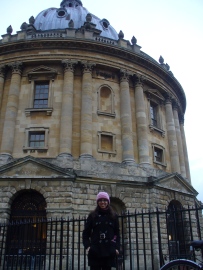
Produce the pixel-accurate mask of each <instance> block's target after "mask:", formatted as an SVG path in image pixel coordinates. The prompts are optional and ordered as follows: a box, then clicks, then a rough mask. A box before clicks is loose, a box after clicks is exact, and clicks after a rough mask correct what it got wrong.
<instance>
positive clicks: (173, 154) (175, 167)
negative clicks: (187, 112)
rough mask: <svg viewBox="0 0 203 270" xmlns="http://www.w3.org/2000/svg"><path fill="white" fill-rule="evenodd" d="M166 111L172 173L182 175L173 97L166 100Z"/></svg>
mask: <svg viewBox="0 0 203 270" xmlns="http://www.w3.org/2000/svg"><path fill="white" fill-rule="evenodd" d="M165 109H166V127H167V134H168V145H169V153H170V159H171V171H172V172H177V173H180V162H179V153H178V144H177V138H176V129H175V121H174V116H173V109H172V100H171V97H169V96H168V97H167V98H166V102H165Z"/></svg>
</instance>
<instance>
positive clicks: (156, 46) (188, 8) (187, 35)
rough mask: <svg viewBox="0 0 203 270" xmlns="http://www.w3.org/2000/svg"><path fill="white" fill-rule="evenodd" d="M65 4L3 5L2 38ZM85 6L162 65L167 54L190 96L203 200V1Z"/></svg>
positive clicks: (189, 121) (190, 130)
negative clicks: (160, 61)
mask: <svg viewBox="0 0 203 270" xmlns="http://www.w3.org/2000/svg"><path fill="white" fill-rule="evenodd" d="M60 2H61V1H60V0H50V1H48V0H34V1H28V0H9V1H8V0H6V1H2V2H1V24H0V34H1V35H3V34H5V33H6V29H7V27H8V26H9V25H12V27H13V34H14V33H16V31H20V26H21V24H22V23H23V22H27V23H28V20H29V18H30V17H31V16H32V15H33V16H34V17H36V16H37V14H38V13H39V12H40V11H42V10H44V9H47V8H50V7H56V8H58V7H60ZM82 3H83V6H84V7H86V8H87V9H88V11H89V12H91V13H93V14H95V15H96V16H98V17H99V18H100V19H103V18H105V19H107V20H108V21H109V22H110V24H111V25H112V26H113V27H114V28H115V30H116V31H117V32H119V31H120V30H122V31H123V33H124V35H125V36H124V38H125V39H127V40H131V38H132V36H135V37H136V38H137V44H138V45H140V46H141V47H142V50H143V51H144V52H145V53H147V54H149V55H150V56H152V57H153V58H154V59H155V60H157V61H158V59H159V56H160V55H162V56H163V58H164V60H165V63H168V64H169V66H170V68H171V71H172V72H173V74H174V76H175V77H176V79H177V80H178V81H179V82H180V84H181V85H182V87H183V89H184V91H185V94H186V98H187V108H186V114H185V133H186V140H187V146H188V155H189V160H190V171H191V177H192V184H193V186H194V188H195V189H196V190H197V191H198V192H199V195H198V199H199V200H201V201H202V202H203V139H202V137H203V120H202V119H201V117H202V116H203V111H202V109H203V89H202V88H203V83H202V78H203V68H202V65H203V52H202V51H203V0H170V1H169V0H141V1H140V0H139V1H138V0H125V1H124V0H117V1H116V0H111V1H110V0H97V1H93V0H83V1H82Z"/></svg>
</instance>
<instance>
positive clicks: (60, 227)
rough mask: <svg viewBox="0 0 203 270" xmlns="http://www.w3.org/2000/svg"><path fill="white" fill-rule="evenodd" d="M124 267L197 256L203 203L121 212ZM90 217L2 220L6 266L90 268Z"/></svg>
mask: <svg viewBox="0 0 203 270" xmlns="http://www.w3.org/2000/svg"><path fill="white" fill-rule="evenodd" d="M119 222H120V232H121V247H120V255H119V256H118V258H117V269H119V270H121V269H122V270H133V269H137V270H147V269H150V270H157V269H159V268H160V266H162V265H163V264H164V263H165V262H166V261H167V260H171V259H174V258H193V259H195V254H193V253H192V254H191V251H190V248H189V243H190V241H191V240H195V239H202V234H203V219H202V208H198V207H196V208H187V209H176V208H174V209H170V210H167V211H160V210H158V209H156V210H155V211H144V210H143V211H141V212H137V211H136V212H135V213H125V214H122V215H121V216H119ZM84 223H85V218H71V219H55V220H35V222H33V221H32V222H31V221H24V222H19V221H18V222H15V223H11V224H1V225H0V269H1V270H14V269H15V270H16V269H18V270H25V269H26V270H27V269H30V270H73V269H77V270H86V269H88V266H87V255H86V252H85V250H84V248H83V244H82V231H83V228H84Z"/></svg>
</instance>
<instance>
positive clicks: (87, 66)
mask: <svg viewBox="0 0 203 270" xmlns="http://www.w3.org/2000/svg"><path fill="white" fill-rule="evenodd" d="M81 64H82V68H83V74H84V73H92V69H93V68H94V67H95V66H96V63H93V62H88V61H81Z"/></svg>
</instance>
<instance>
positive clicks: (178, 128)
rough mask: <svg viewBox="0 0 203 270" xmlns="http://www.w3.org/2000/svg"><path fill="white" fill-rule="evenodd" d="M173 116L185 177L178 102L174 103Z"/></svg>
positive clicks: (181, 165)
mask: <svg viewBox="0 0 203 270" xmlns="http://www.w3.org/2000/svg"><path fill="white" fill-rule="evenodd" d="M173 116H174V123H175V129H176V138H177V143H178V153H179V162H180V172H181V174H182V176H183V177H186V169H185V158H184V152H183V142H182V136H181V132H180V122H179V117H178V104H177V103H176V102H174V103H173Z"/></svg>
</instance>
